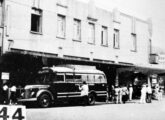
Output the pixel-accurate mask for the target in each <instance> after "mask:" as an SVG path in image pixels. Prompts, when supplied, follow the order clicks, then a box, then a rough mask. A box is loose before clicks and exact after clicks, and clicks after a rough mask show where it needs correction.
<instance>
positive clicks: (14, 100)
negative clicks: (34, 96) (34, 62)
mask: <svg viewBox="0 0 165 120" xmlns="http://www.w3.org/2000/svg"><path fill="white" fill-rule="evenodd" d="M16 90H17V88H16V86H15V85H12V87H11V88H10V92H11V94H10V104H17V98H16Z"/></svg>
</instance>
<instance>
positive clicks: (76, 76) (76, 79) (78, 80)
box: [74, 74, 82, 83]
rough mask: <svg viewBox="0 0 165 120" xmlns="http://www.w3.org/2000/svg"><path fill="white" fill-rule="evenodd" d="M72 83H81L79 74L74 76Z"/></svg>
mask: <svg viewBox="0 0 165 120" xmlns="http://www.w3.org/2000/svg"><path fill="white" fill-rule="evenodd" d="M74 82H77V83H80V82H82V75H81V74H75V76H74Z"/></svg>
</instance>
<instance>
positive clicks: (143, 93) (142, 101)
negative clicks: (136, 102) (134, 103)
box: [140, 84, 146, 103]
mask: <svg viewBox="0 0 165 120" xmlns="http://www.w3.org/2000/svg"><path fill="white" fill-rule="evenodd" d="M140 103H146V85H145V84H143V85H142V89H141V96H140Z"/></svg>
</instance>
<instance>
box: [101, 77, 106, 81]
mask: <svg viewBox="0 0 165 120" xmlns="http://www.w3.org/2000/svg"><path fill="white" fill-rule="evenodd" d="M102 78H103V79H101V83H106V79H105V76H104V75H102Z"/></svg>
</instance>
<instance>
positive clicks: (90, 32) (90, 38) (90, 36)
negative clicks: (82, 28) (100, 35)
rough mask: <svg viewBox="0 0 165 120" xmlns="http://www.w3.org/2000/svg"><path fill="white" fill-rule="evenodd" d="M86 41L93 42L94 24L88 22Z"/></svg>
mask: <svg viewBox="0 0 165 120" xmlns="http://www.w3.org/2000/svg"><path fill="white" fill-rule="evenodd" d="M88 42H89V43H91V44H94V43H95V24H94V23H89V24H88Z"/></svg>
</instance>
